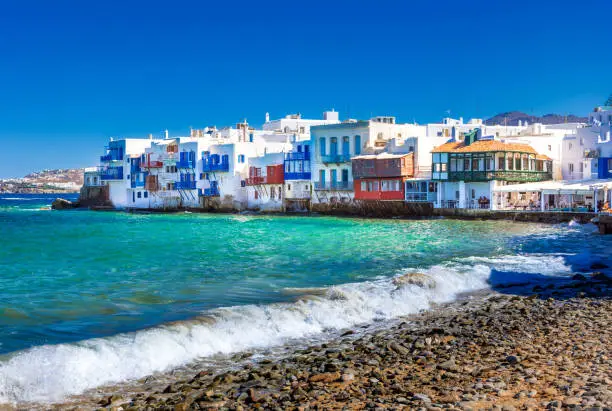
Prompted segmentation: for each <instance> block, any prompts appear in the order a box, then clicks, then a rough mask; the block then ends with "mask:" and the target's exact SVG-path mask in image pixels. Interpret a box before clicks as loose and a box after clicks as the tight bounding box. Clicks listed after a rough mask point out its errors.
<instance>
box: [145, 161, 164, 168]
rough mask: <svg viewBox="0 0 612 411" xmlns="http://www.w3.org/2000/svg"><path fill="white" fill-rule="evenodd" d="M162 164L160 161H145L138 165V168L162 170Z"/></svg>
mask: <svg viewBox="0 0 612 411" xmlns="http://www.w3.org/2000/svg"><path fill="white" fill-rule="evenodd" d="M163 166H164V163H163V162H162V161H145V162H143V163H142V164H140V168H162V167H163Z"/></svg>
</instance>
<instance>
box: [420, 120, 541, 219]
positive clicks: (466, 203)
mask: <svg viewBox="0 0 612 411" xmlns="http://www.w3.org/2000/svg"><path fill="white" fill-rule="evenodd" d="M551 179H552V160H551V159H550V158H549V157H547V156H545V155H541V154H538V153H537V152H536V150H534V149H533V148H532V147H531V146H529V145H527V144H517V143H505V142H502V141H499V140H495V139H481V135H480V130H479V129H476V130H474V131H473V132H471V133H469V134H466V135H465V138H464V141H450V142H448V143H445V144H443V145H441V146H439V147H437V148H435V149H434V150H432V182H434V183H438V189H437V196H436V197H437V198H436V202H435V203H434V206H435V207H443V208H492V209H495V206H496V203H495V202H494V201H492V200H493V198H492V195H493V192H494V189H495V187H497V186H499V185H505V184H508V183H522V182H533V181H545V180H551Z"/></svg>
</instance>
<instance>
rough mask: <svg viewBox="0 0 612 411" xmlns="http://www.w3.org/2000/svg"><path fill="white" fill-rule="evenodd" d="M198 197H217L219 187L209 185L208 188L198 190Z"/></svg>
mask: <svg viewBox="0 0 612 411" xmlns="http://www.w3.org/2000/svg"><path fill="white" fill-rule="evenodd" d="M198 194H199V195H200V197H218V196H220V195H221V194H220V193H219V186H217V185H211V187H210V188H205V189H203V190H202V189H200V190H199V193H198Z"/></svg>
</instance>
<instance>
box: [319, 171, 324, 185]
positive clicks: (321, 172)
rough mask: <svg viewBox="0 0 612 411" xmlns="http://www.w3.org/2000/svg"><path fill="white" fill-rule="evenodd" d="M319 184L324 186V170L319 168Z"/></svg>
mask: <svg viewBox="0 0 612 411" xmlns="http://www.w3.org/2000/svg"><path fill="white" fill-rule="evenodd" d="M319 184H320V186H321V187H325V170H319Z"/></svg>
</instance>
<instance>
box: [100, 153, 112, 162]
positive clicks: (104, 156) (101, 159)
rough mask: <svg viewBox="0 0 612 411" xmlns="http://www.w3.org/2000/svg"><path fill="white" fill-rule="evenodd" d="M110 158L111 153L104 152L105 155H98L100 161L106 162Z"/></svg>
mask: <svg viewBox="0 0 612 411" xmlns="http://www.w3.org/2000/svg"><path fill="white" fill-rule="evenodd" d="M112 159H113V155H112V154H106V155H103V156H100V162H101V163H108V162H109V161H111V160H112Z"/></svg>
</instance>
